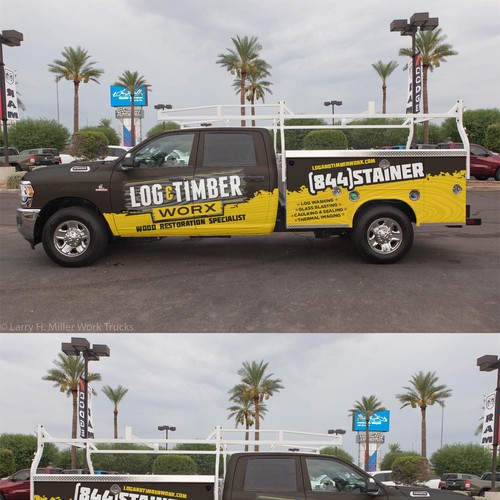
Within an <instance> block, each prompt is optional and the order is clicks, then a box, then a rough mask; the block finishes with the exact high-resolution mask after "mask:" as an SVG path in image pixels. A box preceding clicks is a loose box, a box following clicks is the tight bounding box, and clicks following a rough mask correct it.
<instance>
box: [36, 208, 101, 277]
mask: <svg viewBox="0 0 500 500" xmlns="http://www.w3.org/2000/svg"><path fill="white" fill-rule="evenodd" d="M107 241H108V234H107V231H106V227H105V225H104V222H103V220H102V219H101V218H100V217H99V215H98V214H96V213H95V212H92V211H91V210H89V209H87V208H84V207H68V208H63V209H62V210H59V211H58V212H56V213H55V214H53V215H52V216H51V217H50V218H49V219H48V221H47V222H46V224H45V226H44V228H43V232H42V243H43V248H44V250H45V253H46V254H47V255H48V256H49V257H50V258H51V259H52V260H53V261H54V262H56V263H57V264H59V265H61V266H64V267H82V266H86V265H88V264H91V263H92V262H94V261H95V260H97V259H98V258H99V257H100V256H101V255H102V253H103V252H104V250H105V248H106V245H107Z"/></svg>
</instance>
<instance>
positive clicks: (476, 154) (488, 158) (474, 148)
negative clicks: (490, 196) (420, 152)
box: [437, 142, 500, 181]
mask: <svg viewBox="0 0 500 500" xmlns="http://www.w3.org/2000/svg"><path fill="white" fill-rule="evenodd" d="M463 147H464V145H463V144H462V143H461V142H442V143H441V144H438V145H437V149H463ZM470 175H472V176H474V177H475V178H476V179H478V180H480V181H485V180H486V179H488V178H490V177H494V178H495V180H496V181H500V155H499V154H498V153H493V152H492V151H488V150H487V149H486V148H483V146H479V144H471V145H470Z"/></svg>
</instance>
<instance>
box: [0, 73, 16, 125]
mask: <svg viewBox="0 0 500 500" xmlns="http://www.w3.org/2000/svg"><path fill="white" fill-rule="evenodd" d="M4 71H5V116H6V117H7V120H8V121H17V120H19V112H18V109H17V94H16V74H15V73H14V71H12V70H11V69H9V68H7V67H4ZM0 114H1V116H2V117H3V116H4V115H3V113H2V103H1V99H0Z"/></svg>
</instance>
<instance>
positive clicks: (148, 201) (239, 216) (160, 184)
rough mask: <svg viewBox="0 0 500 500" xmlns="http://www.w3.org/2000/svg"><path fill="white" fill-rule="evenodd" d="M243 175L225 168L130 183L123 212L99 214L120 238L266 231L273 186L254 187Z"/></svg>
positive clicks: (272, 204)
mask: <svg viewBox="0 0 500 500" xmlns="http://www.w3.org/2000/svg"><path fill="white" fill-rule="evenodd" d="M247 177H248V176H245V175H236V174H229V175H228V174H227V172H226V173H225V174H224V175H216V174H214V175H211V176H195V177H193V178H191V179H183V180H169V179H166V180H165V179H162V180H153V181H143V182H141V183H129V184H126V185H125V187H124V193H123V197H124V204H125V211H124V212H122V213H110V214H104V216H105V217H106V220H107V221H108V223H109V224H110V227H111V228H112V230H113V233H114V234H116V235H120V236H168V235H193V234H196V235H200V236H202V235H215V236H218V235H229V234H256V233H259V234H262V233H263V232H264V233H265V232H267V233H270V232H272V230H273V229H274V224H275V214H276V211H277V206H278V190H277V189H274V190H273V191H272V192H269V191H266V190H254V189H253V186H252V183H251V182H248V181H247V180H246V179H247ZM263 228H264V231H263Z"/></svg>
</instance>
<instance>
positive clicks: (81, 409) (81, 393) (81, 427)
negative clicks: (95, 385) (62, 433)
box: [78, 378, 94, 439]
mask: <svg viewBox="0 0 500 500" xmlns="http://www.w3.org/2000/svg"><path fill="white" fill-rule="evenodd" d="M85 384H86V381H85V380H84V379H83V378H81V379H80V381H79V383H78V437H80V438H81V439H84V438H85V437H86V436H85V392H86V391H85ZM87 394H88V401H87V403H88V404H87V414H88V418H87V437H88V438H91V439H92V438H93V437H94V424H93V419H92V389H91V387H90V386H88V391H87Z"/></svg>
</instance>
